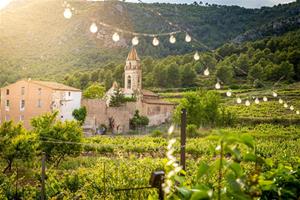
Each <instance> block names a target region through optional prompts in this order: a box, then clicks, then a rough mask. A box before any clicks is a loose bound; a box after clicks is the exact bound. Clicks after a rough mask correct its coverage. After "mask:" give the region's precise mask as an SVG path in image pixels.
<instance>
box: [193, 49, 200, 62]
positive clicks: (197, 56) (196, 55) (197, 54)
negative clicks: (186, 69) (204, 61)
mask: <svg viewBox="0 0 300 200" xmlns="http://www.w3.org/2000/svg"><path fill="white" fill-rule="evenodd" d="M194 59H195V60H196V61H197V60H199V59H200V56H199V53H198V51H197V52H196V53H195V55H194Z"/></svg>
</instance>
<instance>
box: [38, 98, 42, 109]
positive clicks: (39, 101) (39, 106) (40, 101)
mask: <svg viewBox="0 0 300 200" xmlns="http://www.w3.org/2000/svg"><path fill="white" fill-rule="evenodd" d="M37 107H38V108H41V107H42V100H41V99H39V100H38V103H37Z"/></svg>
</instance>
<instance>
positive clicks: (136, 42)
mask: <svg viewBox="0 0 300 200" xmlns="http://www.w3.org/2000/svg"><path fill="white" fill-rule="evenodd" d="M131 43H132V45H134V46H136V45H138V44H139V38H138V37H137V36H134V37H133V38H132V40H131Z"/></svg>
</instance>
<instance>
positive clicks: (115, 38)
mask: <svg viewBox="0 0 300 200" xmlns="http://www.w3.org/2000/svg"><path fill="white" fill-rule="evenodd" d="M112 39H113V41H114V42H118V41H119V40H120V35H119V34H118V33H114V34H113V36H112Z"/></svg>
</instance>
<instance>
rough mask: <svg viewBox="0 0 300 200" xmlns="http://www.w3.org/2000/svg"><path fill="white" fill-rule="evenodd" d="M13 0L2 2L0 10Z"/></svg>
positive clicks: (2, 0) (0, 2) (0, 1)
mask: <svg viewBox="0 0 300 200" xmlns="http://www.w3.org/2000/svg"><path fill="white" fill-rule="evenodd" d="M11 1H12V0H0V10H2V9H4V8H5V7H6V6H8V4H9V3H10V2H11Z"/></svg>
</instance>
